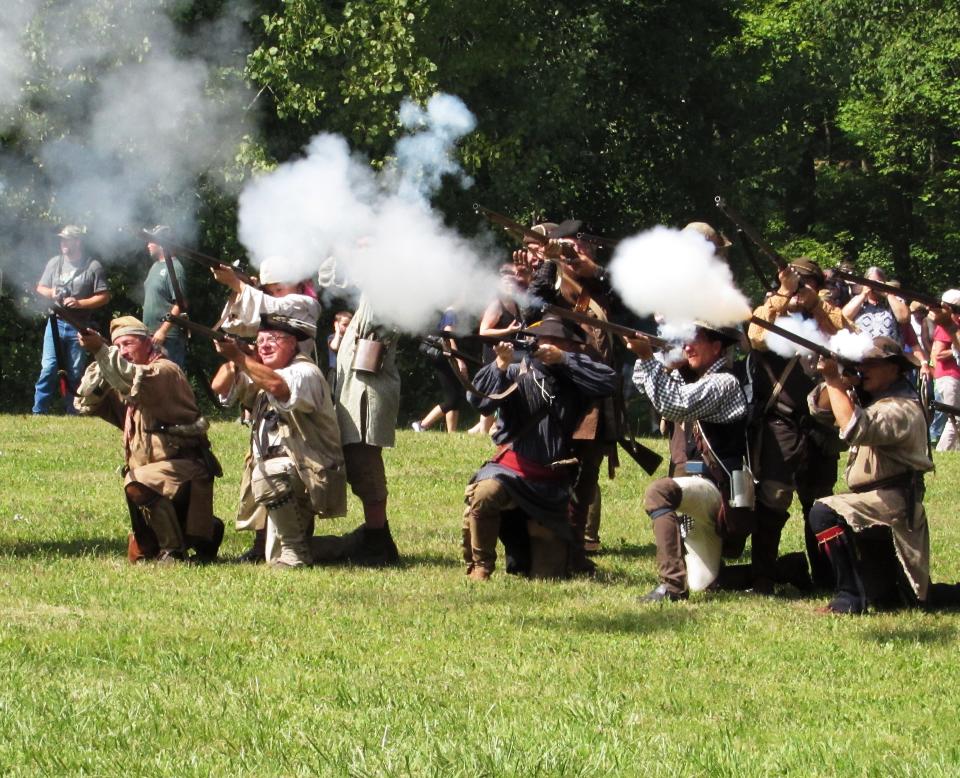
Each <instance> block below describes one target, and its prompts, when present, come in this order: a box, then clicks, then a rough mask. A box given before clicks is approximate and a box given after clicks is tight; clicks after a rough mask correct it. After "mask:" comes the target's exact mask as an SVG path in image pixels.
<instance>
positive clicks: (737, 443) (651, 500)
mask: <svg viewBox="0 0 960 778" xmlns="http://www.w3.org/2000/svg"><path fill="white" fill-rule="evenodd" d="M739 340H740V333H739V331H737V330H734V329H732V328H729V327H713V326H710V325H708V324H701V325H699V326H697V329H696V334H695V336H694V337H693V339H692V340H690V341H689V342H688V343H686V344H685V345H684V348H683V351H684V356H685V358H686V360H685V364H684V365H683V366H682V368H681V369H679V370H673V371H670V370H668V369H667V368H666V367H664V365H663V364H662V363H661V362H659V361H658V360H657V359H655V358H654V354H653V348H652V347H651V345H650V342H649V341H648V340H647V339H646V338H642V337H638V338H633V339H629V340H627V347H628V348H629V349H630V350H631V351H632V352H633V353H634V354H636V356H637V362H636V365H635V367H634V373H633V381H634V383H635V384H636V385H637V387H638V388H639V389H640V390H641V391H643V392H645V393H646V395H647V397H648V398H649V399H650V402H651V404H652V405H653V407H654V408H655V409H656V411H657V413H659V414H660V415H661V416H662V417H663V418H664V419H666V420H668V421H671V422H673V435H672V438H671V442H670V460H671V477H669V478H660V479H658V480H656V481H654V482H653V483H652V484H650V486H649V487H647V491H646V494H645V495H644V499H643V503H644V509H645V510H646V512H647V514H648V515H649V516H650V519H651V521H652V523H653V537H654V542H655V543H656V547H657V575H658V578H659V583H658V584H657V586H656V587H654V589H653V590H652V591H650V592H649V593H648V594H647V595H645V596H644V597H643V598H642V599H643V600H644V601H647V602H662V601H673V600H685V599H687V597H688V596H689V593H690V591H701V590H703V589H706V588H707V587H708V586H710V584H712V583H713V581H714V580H715V579H716V577H717V575H718V573H719V570H720V560H721V555H722V552H723V550H724V541H725V540H729V541H731V542H739V548H738V549H737V550H738V551H740V550H742V548H743V545H742V539H743V538H745V535H744V534H743V532H744V529H743V528H742V527H740V526H736V525H735V524H734V521H733V517H734V515H735V514H734V512H733V511H732V510H728V508H729V506H727V505H726V497H725V495H729V493H730V479H731V477H732V474H733V473H734V472H735V471H738V470H742V468H743V460H744V455H745V453H746V428H745V417H746V411H747V402H746V397H745V396H744V393H743V390H742V389H741V388H740V384H739V382H738V381H737V378H736V376H734V375H733V373H732V371H731V370H730V368H729V367H728V365H727V363H726V350H727V348H728V347H729V346H731V345H734V344H736V343H738V342H739ZM725 517H726V519H727V522H726V523H725V522H724V521H723V520H724V518H725Z"/></svg>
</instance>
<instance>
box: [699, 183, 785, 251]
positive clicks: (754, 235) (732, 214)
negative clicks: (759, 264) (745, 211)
mask: <svg viewBox="0 0 960 778" xmlns="http://www.w3.org/2000/svg"><path fill="white" fill-rule="evenodd" d="M713 202H714V203H715V204H716V206H717V208H718V209H719V211H720V213H722V214H723V215H724V216H726V217H727V218H728V219H729V220H730V221H731V222H733V224H734V225H735V226H736V227H737V229H738V230H740V231H741V232H742V233H743V234H744V235H746V236H747V237H748V238H749V239H750V241H751V242H752V243H753V244H754V245H755V246H756V247H757V248H758V249H760V251H761V252H762V253H763V255H764V256H765V257H766V258H767V259H769V260H770V261H771V262H773V264H775V265H776V266H777V269H778V270H784V269H785V268H787V267H788V266H789V263H788V262H787V260H786V259H784V258H783V256H782V255H781V254H780V253H779V252H778V251H777V250H776V249H775V248H774V247H773V246H771V245H770V244H769V243H767V241H766V240H764V238H763V236H762V235H761V234H760V232H759V231H758V230H757V229H756V228H755V227H754V226H753V225H752V224H750V223H749V222H748V221H747V220H746V219H744V218H743V217H742V216H741V215H740V213H739V212H738V211H737V210H736V209H735V208H734V207H733V206H731V205H730V204H729V203H727V201H726V200H724V199H723V198H722V197H721V196H720V195H717V196H716V197H714V198H713Z"/></svg>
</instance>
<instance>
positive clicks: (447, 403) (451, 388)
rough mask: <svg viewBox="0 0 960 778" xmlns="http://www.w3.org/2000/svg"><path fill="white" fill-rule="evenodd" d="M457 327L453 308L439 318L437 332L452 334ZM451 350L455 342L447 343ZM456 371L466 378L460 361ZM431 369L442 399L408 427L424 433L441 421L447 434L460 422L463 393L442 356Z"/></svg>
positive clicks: (436, 359)
mask: <svg viewBox="0 0 960 778" xmlns="http://www.w3.org/2000/svg"><path fill="white" fill-rule="evenodd" d="M456 326H457V314H456V312H455V311H454V310H453V308H447V309H446V310H445V311H444V312H443V316H441V317H440V322H439V324H438V325H437V330H438V331H439V332H441V333H443V332H448V333H450V332H453V331H454V329H456ZM448 342H449V344H450V347H451V348H454V349H455V348H456V347H457V344H456V342H455V341H453V340H450V341H448ZM456 364H457V368H456V369H457V370H458V371H459V372H460V375H461V376H466V374H467V366H466V364H465V363H464V361H463V360H462V359H458V360H456ZM433 369H434V372H435V373H436V376H437V381H438V382H439V383H440V390H441V391H442V393H443V397H442V399H441V401H440V404H439V405H435V406H433V408H431V409H430V412H429V413H428V414H427V415H426V416H424V417H423V418H422V419H420V421H415V422H413V424H411V425H410V426H411V427H412V428H413V431H414V432H426V431H427V430H428V429H430V428H431V427H432V426H433V425H434V424H436V423H437V422H438V421H440V419H443V420H444V422H445V423H446V425H447V432H456V431H457V422H458V421H459V420H460V406H461V405H462V404H463V400H464V392H463V388H462V387H461V385H460V381H459V380H458V379H457V376H456V375H455V374H454V372H453V371H454V368H453V366H452V365H451V364H450V362H449V360H447V358H446V357H444V356H439V357H436V358H435V359H434V360H433Z"/></svg>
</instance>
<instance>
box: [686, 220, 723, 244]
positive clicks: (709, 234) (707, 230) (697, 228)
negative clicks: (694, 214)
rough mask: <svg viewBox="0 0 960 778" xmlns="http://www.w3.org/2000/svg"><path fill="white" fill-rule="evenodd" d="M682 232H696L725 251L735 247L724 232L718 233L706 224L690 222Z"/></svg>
mask: <svg viewBox="0 0 960 778" xmlns="http://www.w3.org/2000/svg"><path fill="white" fill-rule="evenodd" d="M682 231H683V232H687V231H689V232H696V233H698V234H699V235H702V236H703V237H705V238H706V239H707V240H709V241H710V242H711V243H712V244H713V245H714V246H719V247H720V248H723V249H728V248H730V247H731V246H732V245H733V243H731V242H730V241H729V240H728V239H727V236H726V235H724V234H723V233H722V232H717V231H716V230H715V229H714V228H713V227H712V226H711V225H709V224H707V223H706V222H690V223H689V224H688V225H687V226H686V227H684V228H683V230H682Z"/></svg>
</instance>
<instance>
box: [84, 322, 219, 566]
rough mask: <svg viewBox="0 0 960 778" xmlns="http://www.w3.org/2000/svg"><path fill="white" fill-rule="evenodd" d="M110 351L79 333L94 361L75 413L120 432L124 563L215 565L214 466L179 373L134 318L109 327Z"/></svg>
mask: <svg viewBox="0 0 960 778" xmlns="http://www.w3.org/2000/svg"><path fill="white" fill-rule="evenodd" d="M110 338H111V341H112V343H111V345H109V346H108V345H107V344H106V342H105V341H104V340H103V338H102V337H100V335H99V334H97V333H96V332H94V331H93V330H84V331H82V332H80V333H79V334H78V340H79V341H80V345H81V346H83V348H84V349H86V350H87V351H88V352H90V354H91V355H92V356H93V362H91V363H90V365H89V366H88V367H87V370H86V372H85V373H84V374H83V380H82V381H81V382H80V387H79V388H78V389H77V396H76V398H75V399H74V406H75V407H76V409H77V411H78V412H80V413H83V414H90V415H95V416H100V417H101V418H103V419H105V420H106V421H108V422H110V423H111V424H114V425H115V426H117V427H119V428H120V429H121V430H122V431H123V451H124V492H125V494H126V498H127V507H128V508H129V511H130V520H131V523H132V532H131V533H130V537H129V541H128V546H127V556H128V558H129V559H130V561H131V562H140V561H143V560H147V559H155V560H157V561H159V562H170V561H173V560H185V559H186V558H187V552H188V550H189V549H193V550H194V551H195V552H196V555H195V556H194V557H191V559H192V560H195V561H198V562H211V561H213V560H214V559H216V556H217V550H218V549H219V548H220V541H221V540H223V522H222V521H220V519H218V518H216V517H215V516H214V515H213V479H214V478H215V477H216V476H219V475H220V465H219V463H218V462H217V460H216V458H215V457H214V456H213V453H212V452H211V450H210V441H209V440H208V439H207V428H208V427H209V426H210V425H209V424H208V422H207V420H206V419H204V418H203V416H201V415H200V408H199V407H198V406H197V401H196V398H195V397H194V396H193V390H192V389H191V388H190V382H189V381H188V380H187V377H186V376H185V375H184V374H183V371H182V370H181V369H180V368H179V367H178V366H177V365H176V364H175V363H173V362H171V361H170V360H169V359H167V358H166V357H164V355H163V354H162V353H160V351H159V350H158V349H157V347H156V346H155V345H154V343H153V340H152V338H151V336H150V332H149V331H148V330H147V327H146V325H145V324H144V323H143V322H142V321H139V320H138V319H135V318H134V317H133V316H121V317H119V318H117V319H114V320H113V321H111V322H110Z"/></svg>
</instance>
